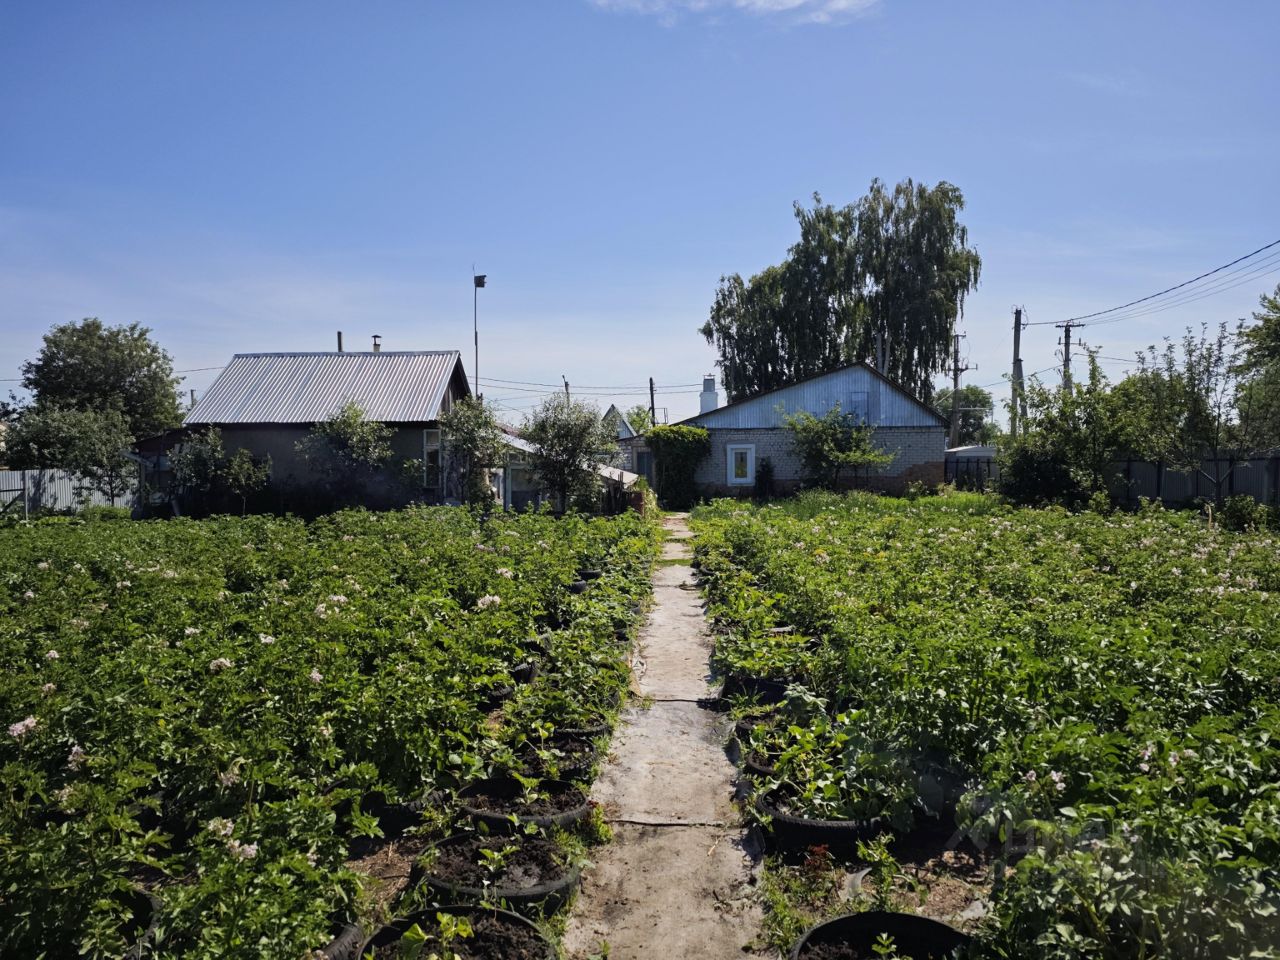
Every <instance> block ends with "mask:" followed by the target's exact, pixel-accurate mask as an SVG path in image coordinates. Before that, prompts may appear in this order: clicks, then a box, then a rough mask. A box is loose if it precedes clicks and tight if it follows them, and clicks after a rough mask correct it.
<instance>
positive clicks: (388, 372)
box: [183, 350, 465, 425]
mask: <svg viewBox="0 0 1280 960" xmlns="http://www.w3.org/2000/svg"><path fill="white" fill-rule="evenodd" d="M461 362H462V359H461V355H460V354H459V353H458V351H457V350H422V351H416V350H415V351H394V350H384V351H382V352H380V353H365V352H361V353H328V352H326V353H237V354H236V355H235V356H234V357H232V358H231V362H230V363H229V364H227V366H226V367H225V368H224V369H223V371H222V373H220V374H219V375H218V379H216V380H214V381H213V385H212V386H210V387H209V389H208V390H206V391H205V393H204V396H203V397H201V398H200V399H199V401H198V402H197V403H196V405H195V407H194V408H192V410H191V412H190V413H188V414H187V416H186V418H185V420H184V421H183V422H184V423H186V424H188V425H191V424H203V423H317V422H319V421H321V420H325V419H327V418H328V417H331V416H332V415H333V414H335V413H337V412H338V411H339V410H340V409H342V407H343V405H344V404H346V403H347V402H354V403H356V404H359V406H360V409H361V410H363V411H364V415H365V417H367V418H368V419H370V420H376V421H379V422H381V423H412V422H421V421H426V420H435V419H436V418H437V417H438V416H439V415H440V401H441V400H442V399H443V397H444V392H445V388H446V387H447V386H448V385H449V379H450V377H452V376H453V372H454V370H455V369H456V368H457V367H458V365H459V364H460V363H461ZM464 379H465V378H464Z"/></svg>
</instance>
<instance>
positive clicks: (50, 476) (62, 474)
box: [0, 470, 137, 514]
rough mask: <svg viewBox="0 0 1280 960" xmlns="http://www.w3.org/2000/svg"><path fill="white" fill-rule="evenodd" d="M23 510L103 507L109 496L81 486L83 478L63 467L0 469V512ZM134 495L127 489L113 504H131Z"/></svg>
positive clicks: (134, 498)
mask: <svg viewBox="0 0 1280 960" xmlns="http://www.w3.org/2000/svg"><path fill="white" fill-rule="evenodd" d="M24 498H25V501H26V503H25V511H26V512H29V513H36V512H38V511H44V512H54V511H75V510H80V509H81V508H83V507H85V506H98V507H106V506H110V505H111V500H110V499H108V498H107V497H105V496H103V495H102V494H101V493H99V492H98V491H97V490H92V489H87V488H85V486H84V484H83V481H82V480H81V479H80V478H79V477H77V476H76V475H75V474H71V473H68V472H67V471H65V470H0V513H6V514H14V513H17V514H22V513H23V512H24V503H23V500H24ZM136 505H137V504H136V496H135V495H134V494H133V493H127V494H125V495H124V496H122V497H118V498H117V499H116V506H118V507H129V508H133V507H135V506H136Z"/></svg>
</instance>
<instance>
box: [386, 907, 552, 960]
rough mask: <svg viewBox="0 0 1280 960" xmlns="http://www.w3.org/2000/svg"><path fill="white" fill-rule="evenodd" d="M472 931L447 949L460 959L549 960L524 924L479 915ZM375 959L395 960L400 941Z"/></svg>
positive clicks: (544, 950) (542, 945)
mask: <svg viewBox="0 0 1280 960" xmlns="http://www.w3.org/2000/svg"><path fill="white" fill-rule="evenodd" d="M471 931H472V935H471V936H470V937H459V938H456V939H454V940H453V941H452V942H451V943H450V944H449V945H448V950H449V951H451V952H452V953H453V954H455V955H456V956H457V957H458V958H459V960H546V957H547V945H546V943H545V942H544V941H543V940H541V939H540V938H539V936H538V933H537V931H536V930H533V929H530V928H529V927H526V926H524V925H523V924H521V925H516V924H514V923H506V922H504V921H503V920H501V919H500V918H497V917H492V916H477V917H472V918H471ZM433 946H435V945H434V944H428V945H427V950H428V951H430V950H432V949H433ZM427 955H428V956H429V955H430V953H428V954H427ZM446 955H447V954H446ZM374 956H375V957H376V958H377V960H396V958H398V957H399V956H400V944H399V942H398V941H397V942H392V943H388V944H385V945H383V946H381V947H378V948H377V949H376V951H375V953H374Z"/></svg>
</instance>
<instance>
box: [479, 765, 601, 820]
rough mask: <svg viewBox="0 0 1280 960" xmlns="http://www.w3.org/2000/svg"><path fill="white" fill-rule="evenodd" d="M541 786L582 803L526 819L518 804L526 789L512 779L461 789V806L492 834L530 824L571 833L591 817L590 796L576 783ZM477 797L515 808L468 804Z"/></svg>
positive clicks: (563, 782)
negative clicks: (588, 797) (494, 807)
mask: <svg viewBox="0 0 1280 960" xmlns="http://www.w3.org/2000/svg"><path fill="white" fill-rule="evenodd" d="M539 787H540V788H541V789H542V790H545V791H546V792H548V793H550V794H552V795H564V794H569V795H571V796H573V797H575V798H576V799H577V800H579V801H580V802H579V803H575V804H574V805H572V806H571V807H568V808H567V809H565V810H563V811H561V812H560V813H553V814H545V815H538V816H522V815H521V814H519V813H517V812H516V806H517V801H518V799H519V798H520V796H521V794H522V793H523V787H521V785H520V783H519V781H517V780H515V779H513V778H511V777H494V778H492V779H490V780H479V781H477V782H475V783H473V784H471V785H470V786H468V787H465V788H464V789H463V790H461V791H460V792H459V793H458V801H459V806H460V807H461V808H462V812H463V813H465V814H466V815H467V816H468V817H470V818H471V819H472V820H474V821H475V822H476V823H483V824H484V825H485V826H487V827H488V828H489V832H490V833H511V832H513V831H514V830H515V829H516V827H517V826H524V825H525V824H529V823H532V824H534V825H535V826H539V827H544V828H546V827H560V828H561V829H562V830H567V829H569V828H571V827H573V826H574V825H575V824H577V823H580V822H581V821H583V820H585V819H586V818H587V817H588V816H589V815H590V814H591V805H590V804H589V803H587V798H586V796H585V795H584V794H583V792H582V791H581V790H580V789H579V788H578V786H577V785H576V784H573V783H569V782H568V781H565V780H544V781H542V783H541V784H539ZM476 797H490V798H492V799H494V800H497V801H499V804H503V803H505V802H507V801H509V802H510V807H511V809H510V810H509V811H508V812H505V813H504V812H500V811H497V810H489V809H482V808H481V807H478V806H475V805H474V804H472V803H469V802H468V801H469V800H472V799H474V798H476ZM512 813H515V815H516V823H512V820H511V814H512Z"/></svg>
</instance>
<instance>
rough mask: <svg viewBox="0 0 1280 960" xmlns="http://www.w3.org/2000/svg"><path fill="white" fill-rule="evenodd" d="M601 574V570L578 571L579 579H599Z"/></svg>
mask: <svg viewBox="0 0 1280 960" xmlns="http://www.w3.org/2000/svg"><path fill="white" fill-rule="evenodd" d="M602 576H604V571H603V570H579V571H578V579H579V580H599V579H600V578H601V577H602Z"/></svg>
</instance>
